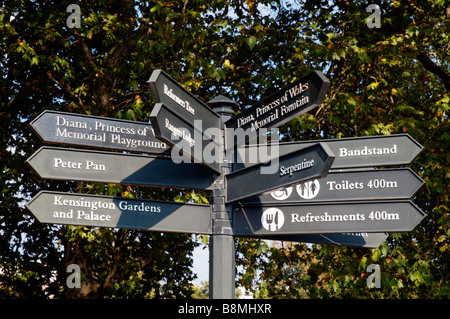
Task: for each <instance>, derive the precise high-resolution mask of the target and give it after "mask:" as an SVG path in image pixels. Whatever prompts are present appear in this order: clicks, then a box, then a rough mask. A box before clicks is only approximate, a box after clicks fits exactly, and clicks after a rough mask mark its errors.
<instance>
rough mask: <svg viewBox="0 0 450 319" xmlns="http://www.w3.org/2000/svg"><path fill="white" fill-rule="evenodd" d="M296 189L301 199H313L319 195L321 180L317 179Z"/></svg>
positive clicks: (299, 185)
mask: <svg viewBox="0 0 450 319" xmlns="http://www.w3.org/2000/svg"><path fill="white" fill-rule="evenodd" d="M296 189H297V193H298V194H299V195H300V197H301V198H304V199H311V198H314V197H316V196H317V194H319V191H320V183H319V180H317V179H315V180H313V181H309V182H305V183H301V184H298V185H297V186H296Z"/></svg>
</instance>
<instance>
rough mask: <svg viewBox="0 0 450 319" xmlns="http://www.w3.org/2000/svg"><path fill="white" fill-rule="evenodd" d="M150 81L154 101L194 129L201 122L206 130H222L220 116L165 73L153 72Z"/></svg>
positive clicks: (160, 71)
mask: <svg viewBox="0 0 450 319" xmlns="http://www.w3.org/2000/svg"><path fill="white" fill-rule="evenodd" d="M148 81H149V84H150V89H151V91H152V95H153V100H154V101H155V102H156V103H162V104H164V105H165V106H166V107H167V108H169V109H170V110H171V111H172V112H173V113H174V114H177V115H178V116H179V117H180V118H182V119H184V120H185V121H186V122H187V123H188V124H190V125H191V126H192V127H194V121H195V120H201V121H202V124H203V128H204V129H205V130H206V129H208V128H220V116H219V114H217V113H216V112H214V111H213V110H212V109H211V108H210V107H209V106H207V105H206V104H205V103H203V102H202V101H200V100H199V99H198V98H197V97H196V96H194V95H193V94H192V93H191V92H189V91H187V90H186V89H185V88H184V87H182V86H181V85H180V84H179V83H178V82H177V81H175V80H174V79H172V78H171V77H170V76H169V75H167V74H166V73H165V72H164V71H162V70H155V71H153V73H152V75H151V77H150V79H149V80H148ZM152 124H153V120H152Z"/></svg>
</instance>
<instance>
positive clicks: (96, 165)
mask: <svg viewBox="0 0 450 319" xmlns="http://www.w3.org/2000/svg"><path fill="white" fill-rule="evenodd" d="M26 163H27V164H28V165H29V166H30V167H31V168H32V169H33V170H34V171H35V172H36V173H37V174H38V175H39V176H40V177H41V178H43V179H56V180H70V181H86V182H102V183H118V184H132V185H147V186H162V187H176V188H190V189H207V188H208V187H210V186H211V184H212V182H213V176H212V174H211V172H210V171H209V170H208V169H206V168H204V167H203V166H200V165H198V164H195V163H182V162H181V163H179V164H177V163H174V162H173V159H171V158H166V157H157V156H150V155H137V154H123V153H114V152H105V151H92V150H75V149H67V148H56V147H41V148H40V149H39V150H37V151H36V153H34V154H33V155H32V156H31V157H30V158H29V159H28V160H27V161H26Z"/></svg>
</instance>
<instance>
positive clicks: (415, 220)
mask: <svg viewBox="0 0 450 319" xmlns="http://www.w3.org/2000/svg"><path fill="white" fill-rule="evenodd" d="M424 217H425V214H424V213H423V212H422V211H421V210H420V209H419V208H418V207H417V206H416V205H415V204H414V203H413V202H411V201H408V200H402V201H374V202H335V203H320V204H309V205H307V204H305V205H301V204H296V205H277V206H275V205H270V204H267V205H264V204H263V205H251V204H249V205H247V204H245V205H236V206H235V208H234V215H233V223H234V234H235V235H236V236H239V235H244V236H245V235H247V236H261V235H264V236H266V235H287V234H295V235H297V234H326V233H354V232H357V233H365V232H371V233H373V232H375V233H379V232H387V233H390V232H408V231H412V230H413V229H414V228H415V227H416V226H417V225H418V224H419V223H420V221H421V220H422V219H423V218H424Z"/></svg>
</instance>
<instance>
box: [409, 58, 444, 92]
mask: <svg viewBox="0 0 450 319" xmlns="http://www.w3.org/2000/svg"><path fill="white" fill-rule="evenodd" d="M417 60H419V61H420V62H421V63H422V65H423V67H424V68H425V69H426V70H428V71H430V72H431V73H433V74H435V75H436V76H438V77H439V78H440V79H441V80H442V82H443V83H444V87H445V89H446V90H447V91H448V92H450V74H448V73H447V71H446V70H445V69H444V68H443V67H441V66H439V65H437V64H436V63H434V62H433V60H431V59H430V57H429V56H428V54H426V53H425V52H419V54H418V55H417Z"/></svg>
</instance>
